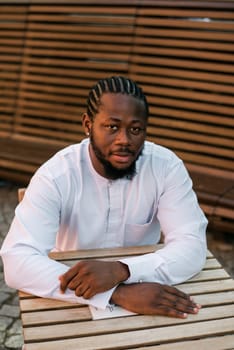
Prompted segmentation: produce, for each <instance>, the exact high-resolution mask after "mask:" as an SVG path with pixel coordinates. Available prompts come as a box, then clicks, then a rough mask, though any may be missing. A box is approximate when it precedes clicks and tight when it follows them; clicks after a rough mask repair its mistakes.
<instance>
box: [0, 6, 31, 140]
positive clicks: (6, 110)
mask: <svg viewBox="0 0 234 350" xmlns="http://www.w3.org/2000/svg"><path fill="white" fill-rule="evenodd" d="M26 16H27V6H25V5H14V6H10V5H7V4H5V5H2V6H1V7H0V48H1V49H0V137H2V136H8V135H9V134H10V133H11V132H12V128H13V123H14V116H15V107H16V99H17V91H18V86H19V80H20V73H21V62H22V56H23V46H24V36H25V23H26Z"/></svg>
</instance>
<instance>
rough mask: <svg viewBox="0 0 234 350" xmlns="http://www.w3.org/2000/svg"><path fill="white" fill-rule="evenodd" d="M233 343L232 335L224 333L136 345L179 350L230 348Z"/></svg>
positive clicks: (144, 349) (161, 349)
mask: <svg viewBox="0 0 234 350" xmlns="http://www.w3.org/2000/svg"><path fill="white" fill-rule="evenodd" d="M233 343H234V335H224V336H220V337H212V338H206V339H198V340H188V341H183V342H176V343H174V344H163V345H162V344H159V345H153V346H152V347H151V346H147V347H140V348H139V347H137V348H135V349H137V350H152V349H156V350H157V349H158V350H174V349H175V346H176V347H177V348H178V349H180V350H188V349H189V350H197V349H198V348H201V349H202V350H210V349H212V350H227V349H231V348H232V346H233Z"/></svg>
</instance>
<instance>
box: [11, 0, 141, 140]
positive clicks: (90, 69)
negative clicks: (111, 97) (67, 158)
mask: <svg viewBox="0 0 234 350" xmlns="http://www.w3.org/2000/svg"><path fill="white" fill-rule="evenodd" d="M77 3H78V2H77ZM133 5H134V4H133ZM135 12H136V8H135V6H131V5H130V6H126V7H122V6H113V5H111V6H109V4H108V5H105V6H100V5H99V6H98V5H93V6H87V5H86V4H80V5H71V6H69V5H66V4H62V5H56V6H54V5H53V6H51V5H47V4H46V5H31V6H30V8H29V13H28V28H27V36H26V41H25V51H24V61H23V67H22V81H21V88H20V92H19V103H18V110H17V115H16V128H15V132H16V133H17V134H18V135H21V136H27V135H29V136H30V137H32V136H33V137H36V138H41V139H42V138H43V139H44V140H48V138H49V139H50V142H51V141H52V142H57V141H63V142H67V143H72V142H77V140H79V139H81V138H83V136H84V133H83V130H82V128H81V115H82V113H83V112H84V111H85V104H86V98H87V95H88V92H89V89H90V87H91V86H92V85H93V84H94V83H95V82H96V81H97V80H98V79H100V78H103V77H105V76H109V75H113V74H122V75H127V74H128V71H129V57H130V54H131V51H132V44H133V42H132V40H133V32H134V21H135ZM46 142H47V141H46Z"/></svg>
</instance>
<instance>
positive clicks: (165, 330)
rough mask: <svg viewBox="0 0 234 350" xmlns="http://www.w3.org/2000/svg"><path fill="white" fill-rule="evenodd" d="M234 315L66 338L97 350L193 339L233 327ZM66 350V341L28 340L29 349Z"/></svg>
mask: <svg viewBox="0 0 234 350" xmlns="http://www.w3.org/2000/svg"><path fill="white" fill-rule="evenodd" d="M233 324H234V317H233V318H228V319H223V320H222V322H220V320H212V321H204V322H200V323H196V326H195V327H191V325H190V324H183V325H173V326H168V327H159V328H157V332H155V330H154V329H144V330H138V331H128V332H122V333H117V334H115V333H113V334H104V335H96V336H94V337H93V336H88V337H82V338H72V339H67V340H66V348H68V349H69V350H77V349H85V350H93V349H94V344H95V349H96V350H105V349H106V350H107V349H108V350H110V349H121V348H125V349H129V348H131V347H132V346H138V345H153V344H160V343H163V342H164V343H165V342H167V341H168V337H169V335H170V341H178V340H185V339H194V338H200V337H204V336H209V335H210V336H211V335H224V334H228V333H231V332H232V331H233ZM44 349H46V350H64V341H63V340H58V341H51V342H46V343H45V342H40V343H34V344H30V343H28V344H27V350H44Z"/></svg>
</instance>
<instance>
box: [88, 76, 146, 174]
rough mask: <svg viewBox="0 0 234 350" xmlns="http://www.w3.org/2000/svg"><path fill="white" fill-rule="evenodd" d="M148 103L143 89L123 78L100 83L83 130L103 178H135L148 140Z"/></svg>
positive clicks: (91, 99)
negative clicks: (136, 165) (136, 169)
mask: <svg viewBox="0 0 234 350" xmlns="http://www.w3.org/2000/svg"><path fill="white" fill-rule="evenodd" d="M147 119H148V103H147V100H146V97H145V95H144V94H143V92H142V90H141V88H140V87H138V86H137V84H136V83H134V82H133V81H132V80H130V79H127V78H124V77H111V78H107V79H103V80H100V81H99V82H98V83H97V84H96V85H95V86H94V87H93V88H92V90H91V91H90V93H89V97H88V101H87V113H85V114H84V116H83V126H84V129H85V132H86V134H87V133H88V134H89V135H90V143H91V145H90V156H91V160H92V163H93V166H94V168H95V170H96V171H97V172H98V173H99V174H100V175H101V176H104V177H107V178H110V179H117V178H121V177H124V176H127V175H129V176H132V175H134V173H135V162H136V160H137V158H138V157H139V155H140V153H141V151H142V149H143V145H144V140H145V136H146V126H147Z"/></svg>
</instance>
